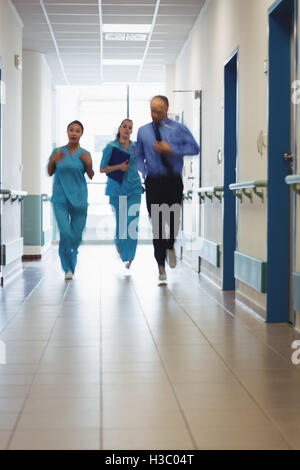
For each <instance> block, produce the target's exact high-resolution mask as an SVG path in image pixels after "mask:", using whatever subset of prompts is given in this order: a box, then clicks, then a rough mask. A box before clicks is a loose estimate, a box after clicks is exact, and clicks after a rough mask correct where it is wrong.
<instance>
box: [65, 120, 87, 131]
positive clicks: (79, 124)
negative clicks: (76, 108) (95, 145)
mask: <svg viewBox="0 0 300 470" xmlns="http://www.w3.org/2000/svg"><path fill="white" fill-rule="evenodd" d="M72 124H78V126H80V127H81V129H82V133H83V125H82V124H81V122H80V121H72V122H70V124H69V125H68V127H67V130H68V129H69V127H70V126H72Z"/></svg>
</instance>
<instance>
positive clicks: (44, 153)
mask: <svg viewBox="0 0 300 470" xmlns="http://www.w3.org/2000/svg"><path fill="white" fill-rule="evenodd" d="M22 114H23V127H22V133H23V175H22V176H23V188H24V190H25V191H28V193H30V194H41V193H49V191H51V181H50V178H49V177H48V175H47V172H46V167H47V162H48V158H49V155H50V153H51V151H52V89H51V73H50V69H49V66H48V64H47V62H46V60H45V57H44V56H43V55H42V54H40V53H37V52H33V51H23V110H22Z"/></svg>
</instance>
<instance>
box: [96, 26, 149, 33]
mask: <svg viewBox="0 0 300 470" xmlns="http://www.w3.org/2000/svg"><path fill="white" fill-rule="evenodd" d="M102 28H103V32H104V33H149V32H150V29H151V24H104V25H103V26H102Z"/></svg>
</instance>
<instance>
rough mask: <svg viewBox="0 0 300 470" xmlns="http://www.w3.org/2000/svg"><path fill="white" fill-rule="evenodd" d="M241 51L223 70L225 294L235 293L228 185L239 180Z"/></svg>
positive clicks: (233, 220) (232, 201)
mask: <svg viewBox="0 0 300 470" xmlns="http://www.w3.org/2000/svg"><path fill="white" fill-rule="evenodd" d="M237 105H238V51H237V50H236V51H234V53H233V55H232V56H231V58H230V59H229V60H228V62H227V63H226V64H225V69H224V170H223V171H224V175H223V182H224V202H223V254H222V257H223V261H222V266H223V274H222V276H223V279H222V284H223V290H235V277H234V251H235V249H236V234H237V201H236V198H235V196H234V194H233V192H232V191H230V189H229V185H230V184H232V183H235V182H236V179H237V133H238V124H237V121H238V119H237V118H238V110H237Z"/></svg>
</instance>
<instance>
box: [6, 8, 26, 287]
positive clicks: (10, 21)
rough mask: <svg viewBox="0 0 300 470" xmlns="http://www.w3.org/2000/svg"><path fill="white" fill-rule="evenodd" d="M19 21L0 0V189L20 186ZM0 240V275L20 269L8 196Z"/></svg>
mask: <svg viewBox="0 0 300 470" xmlns="http://www.w3.org/2000/svg"><path fill="white" fill-rule="evenodd" d="M22 29H23V24H22V21H21V20H20V18H19V16H18V14H17V12H16V10H15V8H14V6H13V5H12V3H11V2H10V1H9V0H1V1H0V57H1V63H2V65H1V74H2V81H3V82H4V85H3V86H4V87H5V93H4V95H3V97H2V103H1V115H2V119H1V121H2V122H1V127H2V129H1V132H2V139H1V142H2V144H1V145H2V149H1V153H2V189H10V190H21V189H22V176H21V171H22V155H21V151H22V148H21V147H22V132H21V125H22V70H20V69H19V68H17V67H16V65H15V56H16V55H18V56H19V57H20V58H22ZM2 209H3V213H2V219H1V244H2V253H3V252H6V261H5V262H4V261H3V260H2V262H3V263H4V266H3V270H2V278H1V281H3V279H5V278H7V277H9V276H10V275H11V274H13V273H15V272H16V271H18V270H20V269H21V267H22V265H21V259H22V254H23V240H22V231H21V202H19V201H18V200H16V201H15V202H13V201H12V200H11V199H9V200H8V201H7V202H5V203H2Z"/></svg>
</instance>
